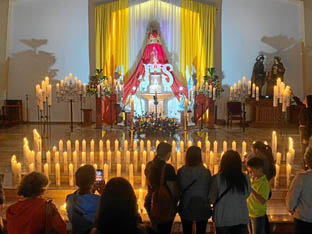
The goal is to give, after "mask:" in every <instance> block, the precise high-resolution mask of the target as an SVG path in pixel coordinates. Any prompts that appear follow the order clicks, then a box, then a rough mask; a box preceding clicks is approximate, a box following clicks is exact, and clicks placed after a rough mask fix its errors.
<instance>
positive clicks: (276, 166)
mask: <svg viewBox="0 0 312 234" xmlns="http://www.w3.org/2000/svg"><path fill="white" fill-rule="evenodd" d="M275 169H276V176H275V178H274V187H275V188H277V187H278V186H279V175H280V165H278V164H275Z"/></svg>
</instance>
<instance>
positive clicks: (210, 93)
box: [209, 85, 212, 98]
mask: <svg viewBox="0 0 312 234" xmlns="http://www.w3.org/2000/svg"><path fill="white" fill-rule="evenodd" d="M209 97H210V98H212V85H209Z"/></svg>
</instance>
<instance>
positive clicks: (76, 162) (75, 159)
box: [73, 151, 78, 171]
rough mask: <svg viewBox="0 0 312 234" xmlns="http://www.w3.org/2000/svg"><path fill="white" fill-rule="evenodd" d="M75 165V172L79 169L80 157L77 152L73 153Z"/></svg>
mask: <svg viewBox="0 0 312 234" xmlns="http://www.w3.org/2000/svg"><path fill="white" fill-rule="evenodd" d="M73 164H74V171H76V170H77V168H78V155H77V152H76V151H74V152H73Z"/></svg>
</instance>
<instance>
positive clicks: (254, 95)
mask: <svg viewBox="0 0 312 234" xmlns="http://www.w3.org/2000/svg"><path fill="white" fill-rule="evenodd" d="M255 97H256V84H255V83H253V84H252V98H255Z"/></svg>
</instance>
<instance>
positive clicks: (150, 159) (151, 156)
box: [148, 151, 172, 162]
mask: <svg viewBox="0 0 312 234" xmlns="http://www.w3.org/2000/svg"><path fill="white" fill-rule="evenodd" d="M154 157H155V155H154V152H153V151H151V152H150V154H149V159H148V161H153V159H154ZM171 158H172V156H171V157H170V158H169V161H170V162H171Z"/></svg>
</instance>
